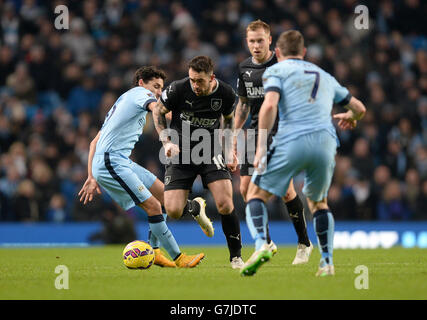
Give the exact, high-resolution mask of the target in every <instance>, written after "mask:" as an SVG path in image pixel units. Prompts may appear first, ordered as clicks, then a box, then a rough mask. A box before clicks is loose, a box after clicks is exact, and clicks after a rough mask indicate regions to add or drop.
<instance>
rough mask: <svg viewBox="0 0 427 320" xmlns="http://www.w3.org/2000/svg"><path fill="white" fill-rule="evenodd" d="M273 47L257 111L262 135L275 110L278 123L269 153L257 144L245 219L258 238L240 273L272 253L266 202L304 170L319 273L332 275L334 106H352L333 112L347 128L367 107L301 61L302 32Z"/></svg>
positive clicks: (286, 34) (285, 35)
mask: <svg viewBox="0 0 427 320" xmlns="http://www.w3.org/2000/svg"><path fill="white" fill-rule="evenodd" d="M275 51H276V55H277V58H278V61H279V62H278V63H277V64H275V65H273V66H271V67H269V68H267V70H266V71H265V72H264V74H263V85H264V89H265V98H264V102H263V105H262V106H261V109H260V112H259V122H258V129H259V132H260V136H261V134H264V135H267V134H268V131H269V130H271V128H272V126H273V124H274V120H275V117H276V114H277V113H278V117H279V127H278V130H277V133H276V135H275V136H274V138H273V143H272V145H271V147H270V150H269V151H268V153H267V151H266V146H265V145H262V144H261V143H259V144H258V148H257V152H256V156H255V159H254V166H255V167H256V168H257V169H256V172H255V174H254V175H253V177H252V180H251V183H250V185H249V190H248V202H247V206H246V221H247V223H248V227H249V230H250V232H251V235H252V237H253V238H254V240H255V252H254V253H253V254H252V256H251V257H250V258H249V260H248V261H247V262H246V263H245V265H244V266H243V268H242V269H241V272H240V273H241V275H253V274H254V273H255V272H256V271H257V270H258V268H259V267H260V266H261V265H262V264H263V263H264V262H266V261H268V260H269V259H270V258H271V257H272V253H271V252H270V250H269V248H268V245H267V242H266V226H267V223H268V216H267V209H266V206H265V202H266V201H267V200H268V199H269V197H270V196H271V195H273V194H274V195H276V196H278V197H283V196H284V191H283V190H287V188H288V185H289V181H290V180H291V179H292V177H294V176H295V175H297V174H298V173H299V172H301V171H305V180H304V188H303V193H304V194H305V195H306V196H307V202H308V205H309V208H310V211H311V212H312V214H313V224H314V229H315V232H316V235H317V240H318V244H319V250H320V253H321V260H320V265H319V270H318V271H317V273H316V275H317V276H327V275H334V274H335V270H334V265H333V259H332V252H333V236H334V218H333V215H332V213H331V212H330V210H329V207H328V204H327V195H328V190H329V186H330V183H331V180H332V176H333V172H334V167H335V154H336V148H337V146H338V143H339V142H338V138H337V135H336V132H335V128H334V125H333V123H332V117H331V110H332V106H333V104H334V103H337V104H339V105H341V106H344V107H345V108H347V109H348V112H346V113H338V114H335V115H334V116H333V118H335V119H338V126H339V127H340V128H341V129H343V130H347V129H353V128H354V127H355V126H356V124H357V121H358V120H360V119H362V117H363V116H364V114H365V112H366V108H365V106H364V105H363V104H362V103H361V102H360V101H359V100H357V99H356V98H354V97H352V96H351V95H350V93H349V92H348V90H347V89H346V88H344V87H342V86H341V85H340V84H339V83H338V82H337V81H336V80H335V78H334V77H332V76H331V75H330V74H328V73H327V72H325V71H324V70H322V69H321V68H319V67H317V66H316V65H314V64H312V63H310V62H306V61H304V60H303V58H304V55H305V53H306V48H304V39H303V36H302V35H301V33H300V32H298V31H295V30H291V31H287V32H284V33H282V34H281V35H280V37H279V39H278V40H277V43H276V49H275ZM259 141H260V142H261V141H266V140H265V139H259Z"/></svg>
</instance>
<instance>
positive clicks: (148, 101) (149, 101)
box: [142, 98, 157, 111]
mask: <svg viewBox="0 0 427 320" xmlns="http://www.w3.org/2000/svg"><path fill="white" fill-rule="evenodd" d="M151 102H157V100H156V99H154V98H150V99H148V100H147V101H145V102H144V105H143V106H142V109H144V110H146V111H150V110H147V106H148V105H149V104H150V103H151Z"/></svg>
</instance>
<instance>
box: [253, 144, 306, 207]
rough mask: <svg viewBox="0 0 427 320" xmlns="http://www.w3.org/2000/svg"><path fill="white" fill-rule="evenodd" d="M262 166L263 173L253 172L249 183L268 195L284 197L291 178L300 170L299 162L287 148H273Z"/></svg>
mask: <svg viewBox="0 0 427 320" xmlns="http://www.w3.org/2000/svg"><path fill="white" fill-rule="evenodd" d="M264 166H265V170H264V171H263V172H259V171H258V170H256V171H255V172H254V175H253V176H252V179H251V182H252V183H253V184H255V185H256V186H258V187H259V188H260V189H262V190H265V191H267V192H268V193H271V194H274V195H276V196H278V197H285V196H286V194H287V192H288V189H289V185H290V182H291V180H292V178H293V176H294V175H295V174H296V173H298V172H299V170H300V169H301V160H300V159H299V158H298V157H296V156H295V154H294V153H293V152H292V151H291V150H288V148H275V149H272V150H271V151H270V154H269V155H268V157H267V163H265V164H264ZM250 188H251V187H249V189H250ZM248 193H249V191H248ZM247 199H249V195H248V196H247Z"/></svg>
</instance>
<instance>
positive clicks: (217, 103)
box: [211, 98, 222, 111]
mask: <svg viewBox="0 0 427 320" xmlns="http://www.w3.org/2000/svg"><path fill="white" fill-rule="evenodd" d="M221 106H222V99H218V98H213V99H211V108H212V110H214V111H218V110H219V109H221Z"/></svg>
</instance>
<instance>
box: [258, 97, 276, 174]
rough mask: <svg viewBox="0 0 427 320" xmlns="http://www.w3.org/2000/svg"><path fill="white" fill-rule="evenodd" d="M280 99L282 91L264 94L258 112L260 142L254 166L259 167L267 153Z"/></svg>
mask: <svg viewBox="0 0 427 320" xmlns="http://www.w3.org/2000/svg"><path fill="white" fill-rule="evenodd" d="M279 100H280V93H279V92H277V91H268V92H267V93H266V94H265V96H264V102H263V103H262V105H261V108H260V110H259V114H258V144H257V149H256V150H257V151H256V155H255V159H254V167H255V168H257V167H258V165H259V162H260V160H261V158H262V157H263V156H264V155H265V154H266V153H267V139H268V133H269V132H270V131H271V129H272V128H273V126H274V122H275V120H276V116H277V105H278V103H279Z"/></svg>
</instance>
